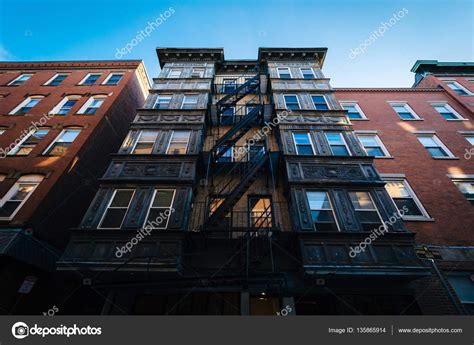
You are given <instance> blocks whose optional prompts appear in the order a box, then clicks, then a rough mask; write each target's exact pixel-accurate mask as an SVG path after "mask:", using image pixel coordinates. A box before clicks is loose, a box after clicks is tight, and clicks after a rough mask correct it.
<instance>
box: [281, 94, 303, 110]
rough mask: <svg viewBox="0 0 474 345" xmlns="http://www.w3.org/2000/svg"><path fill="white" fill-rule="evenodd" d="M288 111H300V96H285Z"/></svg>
mask: <svg viewBox="0 0 474 345" xmlns="http://www.w3.org/2000/svg"><path fill="white" fill-rule="evenodd" d="M283 98H284V99H285V106H286V109H291V110H298V109H300V103H299V102H298V96H296V95H284V96H283Z"/></svg>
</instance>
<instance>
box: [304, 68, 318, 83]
mask: <svg viewBox="0 0 474 345" xmlns="http://www.w3.org/2000/svg"><path fill="white" fill-rule="evenodd" d="M304 69H309V70H310V71H311V74H312V75H313V78H310V79H316V74H315V73H314V70H313V68H312V67H300V73H301V78H303V79H306V78H305V77H304V73H303V70H304ZM310 79H308V80H310Z"/></svg>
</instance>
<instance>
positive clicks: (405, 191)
mask: <svg viewBox="0 0 474 345" xmlns="http://www.w3.org/2000/svg"><path fill="white" fill-rule="evenodd" d="M385 189H386V190H387V192H388V194H389V195H390V197H391V198H392V200H393V202H394V203H395V205H396V206H397V208H398V211H400V215H403V219H406V220H410V219H419V218H429V215H428V213H427V212H426V210H425V209H424V207H423V205H422V204H421V202H420V200H419V199H418V198H417V197H416V195H415V192H414V191H413V189H412V188H411V187H410V185H409V184H408V181H407V180H405V179H403V180H388V181H387V184H386V185H385Z"/></svg>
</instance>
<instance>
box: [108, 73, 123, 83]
mask: <svg viewBox="0 0 474 345" xmlns="http://www.w3.org/2000/svg"><path fill="white" fill-rule="evenodd" d="M122 78H123V73H111V74H109V76H108V77H107V79H105V81H104V82H103V84H104V85H117V84H118V83H119V82H120V80H122Z"/></svg>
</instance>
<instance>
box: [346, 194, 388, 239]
mask: <svg viewBox="0 0 474 345" xmlns="http://www.w3.org/2000/svg"><path fill="white" fill-rule="evenodd" d="M349 198H350V199H351V202H352V206H353V207H354V210H355V212H356V214H357V217H358V219H359V222H360V224H361V226H362V230H363V231H372V230H375V229H377V228H378V227H379V226H380V225H381V224H382V221H381V219H380V216H379V213H378V211H377V208H376V207H375V204H374V202H373V200H372V197H371V195H370V193H369V192H349Z"/></svg>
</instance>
